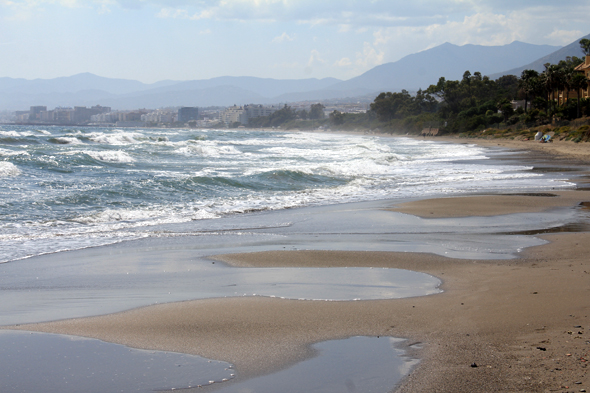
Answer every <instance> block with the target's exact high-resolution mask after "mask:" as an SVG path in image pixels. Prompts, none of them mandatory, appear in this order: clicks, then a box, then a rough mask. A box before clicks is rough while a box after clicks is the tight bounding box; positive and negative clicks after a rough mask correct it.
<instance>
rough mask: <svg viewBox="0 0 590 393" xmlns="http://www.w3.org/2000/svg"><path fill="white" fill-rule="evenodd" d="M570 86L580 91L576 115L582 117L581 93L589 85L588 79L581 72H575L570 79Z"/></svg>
mask: <svg viewBox="0 0 590 393" xmlns="http://www.w3.org/2000/svg"><path fill="white" fill-rule="evenodd" d="M570 86H571V88H572V89H574V90H576V91H577V92H578V102H577V105H576V107H577V108H576V117H580V93H581V91H582V90H583V89H586V88H587V87H588V79H586V76H585V75H584V74H582V73H580V72H575V73H574V75H573V76H572V78H571V80H570Z"/></svg>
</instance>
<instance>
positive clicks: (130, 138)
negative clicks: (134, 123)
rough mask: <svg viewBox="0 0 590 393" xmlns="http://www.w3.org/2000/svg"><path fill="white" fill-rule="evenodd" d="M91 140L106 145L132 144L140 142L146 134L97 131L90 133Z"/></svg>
mask: <svg viewBox="0 0 590 393" xmlns="http://www.w3.org/2000/svg"><path fill="white" fill-rule="evenodd" d="M88 137H89V138H90V140H91V141H93V142H96V143H101V144H104V145H130V144H135V143H140V142H141V139H144V138H145V137H144V135H143V134H141V133H139V132H126V131H121V132H118V133H116V134H111V133H109V134H107V133H102V132H95V133H92V134H90V135H88Z"/></svg>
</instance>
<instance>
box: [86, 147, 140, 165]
mask: <svg viewBox="0 0 590 393" xmlns="http://www.w3.org/2000/svg"><path fill="white" fill-rule="evenodd" d="M84 153H85V154H87V155H89V156H90V157H92V158H94V159H95V160H98V161H103V162H112V163H123V164H124V163H130V162H134V161H135V159H133V157H131V156H130V155H129V154H127V153H125V152H124V151H120V150H107V151H93V150H87V151H84Z"/></svg>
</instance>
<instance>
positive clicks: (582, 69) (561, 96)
mask: <svg viewBox="0 0 590 393" xmlns="http://www.w3.org/2000/svg"><path fill="white" fill-rule="evenodd" d="M574 72H576V73H580V74H582V75H584V76H585V77H586V80H587V81H588V85H587V86H586V88H585V89H580V91H578V90H577V89H563V88H562V89H558V90H557V91H556V92H554V94H555V95H554V97H555V98H554V100H556V101H557V103H558V104H559V105H563V104H565V103H566V102H567V100H571V99H576V100H577V99H578V93H579V94H580V95H579V97H580V99H584V98H588V97H590V56H586V57H585V59H584V62H583V63H581V64H580V65H578V66H577V67H576V68H574Z"/></svg>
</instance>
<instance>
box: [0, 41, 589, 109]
mask: <svg viewBox="0 0 590 393" xmlns="http://www.w3.org/2000/svg"><path fill="white" fill-rule="evenodd" d="M586 38H590V35H588V36H586ZM578 42H579V39H578V40H576V41H575V42H574V43H572V44H570V45H568V46H566V47H563V48H560V47H556V46H549V45H532V44H525V43H522V42H518V41H515V42H513V43H511V44H509V45H504V46H481V45H463V46H457V45H453V44H449V43H446V44H443V45H440V46H437V47H435V48H432V49H428V50H425V51H422V52H419V53H415V54H412V55H409V56H406V57H404V58H402V59H401V60H399V61H397V62H393V63H387V64H383V65H380V66H377V67H375V68H373V69H371V70H369V71H367V72H365V73H364V74H362V75H359V76H357V77H355V78H352V79H349V80H347V81H341V80H338V79H335V78H324V79H313V78H310V79H294V80H280V79H270V78H255V77H229V76H225V77H218V78H212V79H206V80H193V81H161V82H157V83H153V84H145V83H141V82H138V81H133V80H126V79H111V78H104V77H100V76H97V75H93V74H89V73H84V74H78V75H74V76H71V77H63V78H55V79H35V80H25V79H13V78H0V110H27V109H28V108H29V107H30V106H33V105H45V106H47V107H49V108H54V107H57V106H92V105H97V104H98V105H103V106H110V107H112V108H113V109H121V110H124V109H136V108H151V109H153V108H162V107H169V106H201V107H202V106H231V105H234V104H236V105H244V104H248V103H254V104H278V103H287V102H296V101H319V100H329V99H350V100H351V101H352V100H355V97H361V96H370V95H376V94H378V93H380V92H383V91H400V90H402V89H406V90H408V91H415V90H418V89H419V88H422V89H426V88H428V86H430V85H431V84H435V83H436V82H437V81H438V79H439V78H440V77H441V76H444V77H445V78H447V79H451V80H458V79H461V78H462V76H463V73H464V72H465V71H470V72H471V73H472V74H473V73H474V72H476V71H479V72H481V73H482V74H483V75H488V76H490V77H491V78H493V79H496V78H498V77H499V76H501V75H505V74H515V75H520V72H521V70H522V69H526V68H534V69H538V67H539V65H540V70H541V71H542V69H543V66H542V65H543V64H544V63H546V62H551V63H557V62H559V60H562V59H564V58H565V57H566V56H572V55H575V56H581V51H580V48H579V44H578ZM523 64H527V65H526V66H523ZM535 67H537V68H535ZM506 69H507V70H509V71H505V72H499V70H506Z"/></svg>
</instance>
